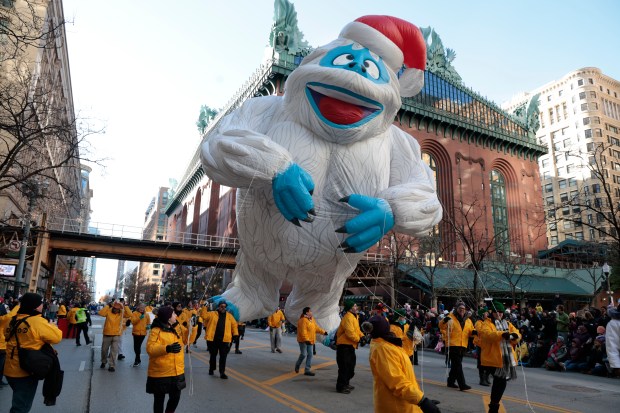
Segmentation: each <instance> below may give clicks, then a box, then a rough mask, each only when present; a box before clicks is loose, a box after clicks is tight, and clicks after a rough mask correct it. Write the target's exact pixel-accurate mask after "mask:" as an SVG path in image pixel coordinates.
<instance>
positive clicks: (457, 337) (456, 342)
mask: <svg viewBox="0 0 620 413" xmlns="http://www.w3.org/2000/svg"><path fill="white" fill-rule="evenodd" d="M447 317H449V318H450V321H448V322H447V323H444V320H441V321H440V322H439V329H440V330H441V335H442V336H443V341H444V342H445V343H446V345H448V346H450V347H465V348H467V347H468V345H469V337H471V333H472V331H474V325H473V324H472V323H471V320H470V319H469V317H468V318H466V319H465V326H464V327H462V328H461V324H460V323H459V321H458V319H457V318H456V316H455V315H454V313H450V314H449V315H448V316H447Z"/></svg>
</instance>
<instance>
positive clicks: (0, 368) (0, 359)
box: [0, 332, 6, 381]
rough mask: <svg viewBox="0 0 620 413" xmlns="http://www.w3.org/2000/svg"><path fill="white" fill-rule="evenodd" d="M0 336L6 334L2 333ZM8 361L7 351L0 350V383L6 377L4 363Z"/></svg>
mask: <svg viewBox="0 0 620 413" xmlns="http://www.w3.org/2000/svg"><path fill="white" fill-rule="evenodd" d="M0 334H4V333H2V332H0ZM5 360H6V350H0V381H2V378H3V377H4V374H3V372H4V361H5Z"/></svg>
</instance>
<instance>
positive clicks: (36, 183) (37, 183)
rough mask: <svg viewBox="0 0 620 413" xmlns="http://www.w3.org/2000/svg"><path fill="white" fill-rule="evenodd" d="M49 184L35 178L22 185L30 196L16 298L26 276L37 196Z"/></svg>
mask: <svg viewBox="0 0 620 413" xmlns="http://www.w3.org/2000/svg"><path fill="white" fill-rule="evenodd" d="M47 186H48V183H47V181H41V180H39V179H37V178H33V179H30V180H27V181H25V182H24V183H23V184H22V187H21V191H22V193H23V194H24V195H25V196H27V197H28V212H26V216H25V220H26V222H25V223H24V234H23V237H22V242H21V245H20V248H19V261H18V263H17V268H16V270H15V284H14V285H13V295H14V296H15V298H17V296H18V295H19V285H20V283H21V282H20V280H21V279H22V278H24V268H25V267H26V251H27V249H28V240H29V239H30V221H31V220H32V213H33V212H34V207H35V205H36V202H37V198H39V197H41V196H43V194H44V192H45V190H46V189H47Z"/></svg>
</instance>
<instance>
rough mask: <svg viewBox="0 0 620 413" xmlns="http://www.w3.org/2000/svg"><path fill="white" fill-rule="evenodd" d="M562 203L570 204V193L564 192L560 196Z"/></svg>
mask: <svg viewBox="0 0 620 413" xmlns="http://www.w3.org/2000/svg"><path fill="white" fill-rule="evenodd" d="M560 202H568V193H566V192H562V193H561V194H560Z"/></svg>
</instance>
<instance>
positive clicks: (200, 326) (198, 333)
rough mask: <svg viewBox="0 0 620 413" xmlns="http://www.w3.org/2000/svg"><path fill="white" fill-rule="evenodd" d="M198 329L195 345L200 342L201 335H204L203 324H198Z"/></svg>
mask: <svg viewBox="0 0 620 413" xmlns="http://www.w3.org/2000/svg"><path fill="white" fill-rule="evenodd" d="M196 328H197V329H198V330H197V333H196V338H195V339H194V344H196V343H197V342H198V339H199V338H200V334H202V323H200V322H199V323H197V324H196Z"/></svg>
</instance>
